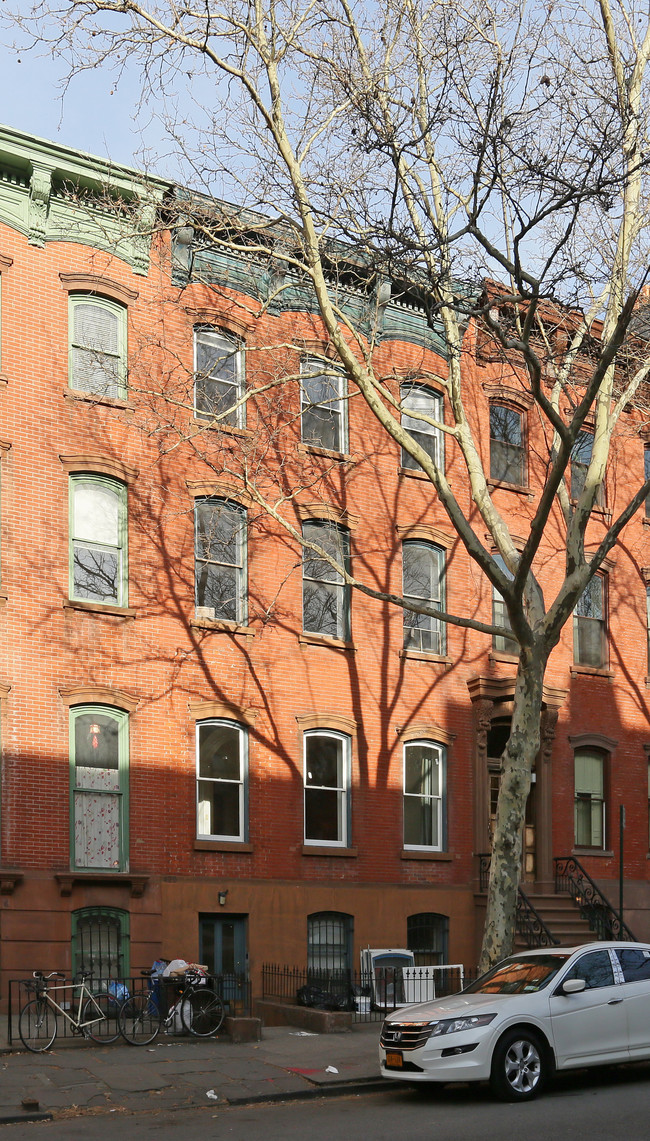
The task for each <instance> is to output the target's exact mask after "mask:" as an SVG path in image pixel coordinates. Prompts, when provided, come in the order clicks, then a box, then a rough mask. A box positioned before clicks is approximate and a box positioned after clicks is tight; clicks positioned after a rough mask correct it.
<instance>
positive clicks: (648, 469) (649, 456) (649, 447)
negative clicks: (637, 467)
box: [643, 444, 650, 519]
mask: <svg viewBox="0 0 650 1141" xmlns="http://www.w3.org/2000/svg"><path fill="white" fill-rule="evenodd" d="M643 479H644V481H645V480H646V479H650V444H646V446H645V448H644V449H643ZM645 514H646V519H650V495H646V499H645Z"/></svg>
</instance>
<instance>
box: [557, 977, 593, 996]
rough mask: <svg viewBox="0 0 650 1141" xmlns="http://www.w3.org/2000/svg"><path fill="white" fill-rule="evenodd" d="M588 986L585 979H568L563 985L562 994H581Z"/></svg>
mask: <svg viewBox="0 0 650 1141" xmlns="http://www.w3.org/2000/svg"><path fill="white" fill-rule="evenodd" d="M586 985H587V984H586V982H585V980H584V979H567V980H566V982H565V983H562V987H561V990H562V994H580V991H581V990H584V989H585V987H586Z"/></svg>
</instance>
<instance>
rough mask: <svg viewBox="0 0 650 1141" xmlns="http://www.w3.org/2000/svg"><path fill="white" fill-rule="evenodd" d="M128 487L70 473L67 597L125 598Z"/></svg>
mask: <svg viewBox="0 0 650 1141" xmlns="http://www.w3.org/2000/svg"><path fill="white" fill-rule="evenodd" d="M126 504H127V498H126V487H125V485H124V484H123V483H119V482H118V481H117V480H114V479H107V478H104V477H102V476H98V475H91V474H80V475H72V476H70V585H69V590H70V598H74V599H82V600H86V601H89V602H105V603H112V604H113V605H114V606H126V605H127V604H128V576H127V567H128V562H127V513H126Z"/></svg>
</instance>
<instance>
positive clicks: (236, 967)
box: [199, 915, 248, 1003]
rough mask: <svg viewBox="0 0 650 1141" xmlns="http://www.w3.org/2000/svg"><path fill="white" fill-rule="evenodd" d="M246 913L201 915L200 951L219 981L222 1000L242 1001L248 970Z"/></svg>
mask: <svg viewBox="0 0 650 1141" xmlns="http://www.w3.org/2000/svg"><path fill="white" fill-rule="evenodd" d="M247 920H248V916H246V915H200V916H199V954H200V958H201V962H202V963H205V965H206V966H207V968H208V970H209V972H210V974H211V975H214V976H215V977H216V978H217V979H218V980H219V982H220V987H219V989H220V990H221V993H222V997H223V1000H224V1002H229V1003H232V1002H243V1001H244V999H245V984H246V975H247V969H248V954H247V950H246V926H247Z"/></svg>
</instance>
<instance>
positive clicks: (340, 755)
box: [304, 730, 350, 848]
mask: <svg viewBox="0 0 650 1141" xmlns="http://www.w3.org/2000/svg"><path fill="white" fill-rule="evenodd" d="M304 789H305V844H332V845H338V846H339V847H344V848H345V847H347V845H348V837H349V834H350V822H349V815H350V738H349V737H346V736H345V735H344V734H342V733H334V732H332V731H330V730H313V731H312V732H309V733H305V735H304Z"/></svg>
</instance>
